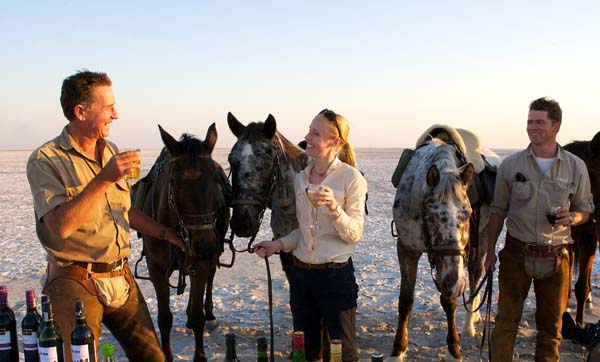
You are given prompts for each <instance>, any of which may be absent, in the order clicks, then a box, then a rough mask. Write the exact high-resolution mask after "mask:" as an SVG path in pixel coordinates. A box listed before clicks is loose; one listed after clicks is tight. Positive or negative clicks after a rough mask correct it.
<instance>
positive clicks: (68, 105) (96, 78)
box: [60, 69, 112, 121]
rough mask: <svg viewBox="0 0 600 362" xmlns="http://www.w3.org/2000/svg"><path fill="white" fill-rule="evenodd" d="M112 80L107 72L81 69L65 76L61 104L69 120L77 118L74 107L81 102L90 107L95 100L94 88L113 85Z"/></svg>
mask: <svg viewBox="0 0 600 362" xmlns="http://www.w3.org/2000/svg"><path fill="white" fill-rule="evenodd" d="M111 85H112V81H111V80H110V78H109V77H108V75H106V73H100V72H90V71H89V70H85V69H84V70H80V71H78V72H77V73H75V74H73V75H71V76H69V77H67V78H65V80H64V81H63V84H62V89H61V92H60V105H61V106H62V109H63V114H64V115H65V117H67V119H68V120H69V121H72V120H73V119H74V118H75V113H74V108H75V106H76V105H78V104H81V105H83V106H85V107H88V106H89V105H90V104H91V103H92V102H93V99H92V97H93V94H92V92H93V89H94V87H97V86H111Z"/></svg>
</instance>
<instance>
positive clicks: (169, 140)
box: [158, 124, 181, 157]
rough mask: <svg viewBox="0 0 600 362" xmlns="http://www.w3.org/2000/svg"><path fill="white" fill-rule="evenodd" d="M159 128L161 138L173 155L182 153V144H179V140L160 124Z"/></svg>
mask: <svg viewBox="0 0 600 362" xmlns="http://www.w3.org/2000/svg"><path fill="white" fill-rule="evenodd" d="M158 130H159V131H160V138H162V141H163V143H164V144H165V146H166V147H167V149H168V150H169V153H170V154H171V156H173V157H176V156H179V154H180V153H181V145H180V144H179V142H178V141H177V140H176V139H175V138H173V136H171V135H170V134H169V132H167V131H165V130H164V129H163V128H162V127H161V126H160V124H159V125H158Z"/></svg>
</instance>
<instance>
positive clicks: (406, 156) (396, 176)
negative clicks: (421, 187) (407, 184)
mask: <svg viewBox="0 0 600 362" xmlns="http://www.w3.org/2000/svg"><path fill="white" fill-rule="evenodd" d="M414 154H415V150H412V149H410V148H405V149H404V151H402V155H401V156H400V159H399V160H398V165H396V169H395V170H394V173H393V174H392V185H394V187H395V188H398V185H399V184H400V180H401V179H402V174H404V170H405V169H406V166H407V165H408V163H409V162H410V160H411V159H412V157H413V155H414Z"/></svg>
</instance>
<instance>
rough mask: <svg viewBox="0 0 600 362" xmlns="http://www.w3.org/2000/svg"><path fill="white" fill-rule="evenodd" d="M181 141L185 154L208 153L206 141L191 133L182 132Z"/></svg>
mask: <svg viewBox="0 0 600 362" xmlns="http://www.w3.org/2000/svg"><path fill="white" fill-rule="evenodd" d="M179 143H180V145H181V151H182V152H183V154H186V155H194V156H196V155H200V154H203V153H207V150H206V148H205V147H204V143H203V142H202V141H200V140H199V139H197V138H196V136H194V135H193V134H191V133H184V134H182V135H181V138H180V139H179Z"/></svg>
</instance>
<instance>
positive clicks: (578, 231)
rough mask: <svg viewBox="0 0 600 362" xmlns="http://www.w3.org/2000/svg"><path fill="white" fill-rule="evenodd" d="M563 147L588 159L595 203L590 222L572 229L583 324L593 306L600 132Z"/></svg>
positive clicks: (599, 211)
mask: <svg viewBox="0 0 600 362" xmlns="http://www.w3.org/2000/svg"><path fill="white" fill-rule="evenodd" d="M564 149H565V150H567V151H569V152H571V153H573V154H575V155H576V156H578V157H579V158H581V159H582V160H583V161H584V162H585V165H586V167H587V170H588V174H589V176H590V184H591V190H592V194H593V195H594V204H595V205H596V210H595V211H594V213H593V214H592V215H590V219H589V220H588V222H586V223H585V224H582V225H577V226H573V227H572V228H571V236H572V238H573V240H574V241H575V243H574V253H575V263H576V265H575V268H576V269H577V270H578V275H577V282H576V283H575V299H576V300H577V314H576V317H575V321H576V322H577V323H579V324H583V322H584V321H583V315H584V309H585V308H584V307H585V304H586V300H587V301H589V303H590V305H589V307H591V292H592V283H591V275H592V265H593V263H594V256H595V254H596V248H597V245H598V241H599V240H600V225H599V224H600V132H598V133H596V135H595V136H594V138H593V139H592V140H591V141H575V142H572V143H569V144H568V145H566V146H564Z"/></svg>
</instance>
